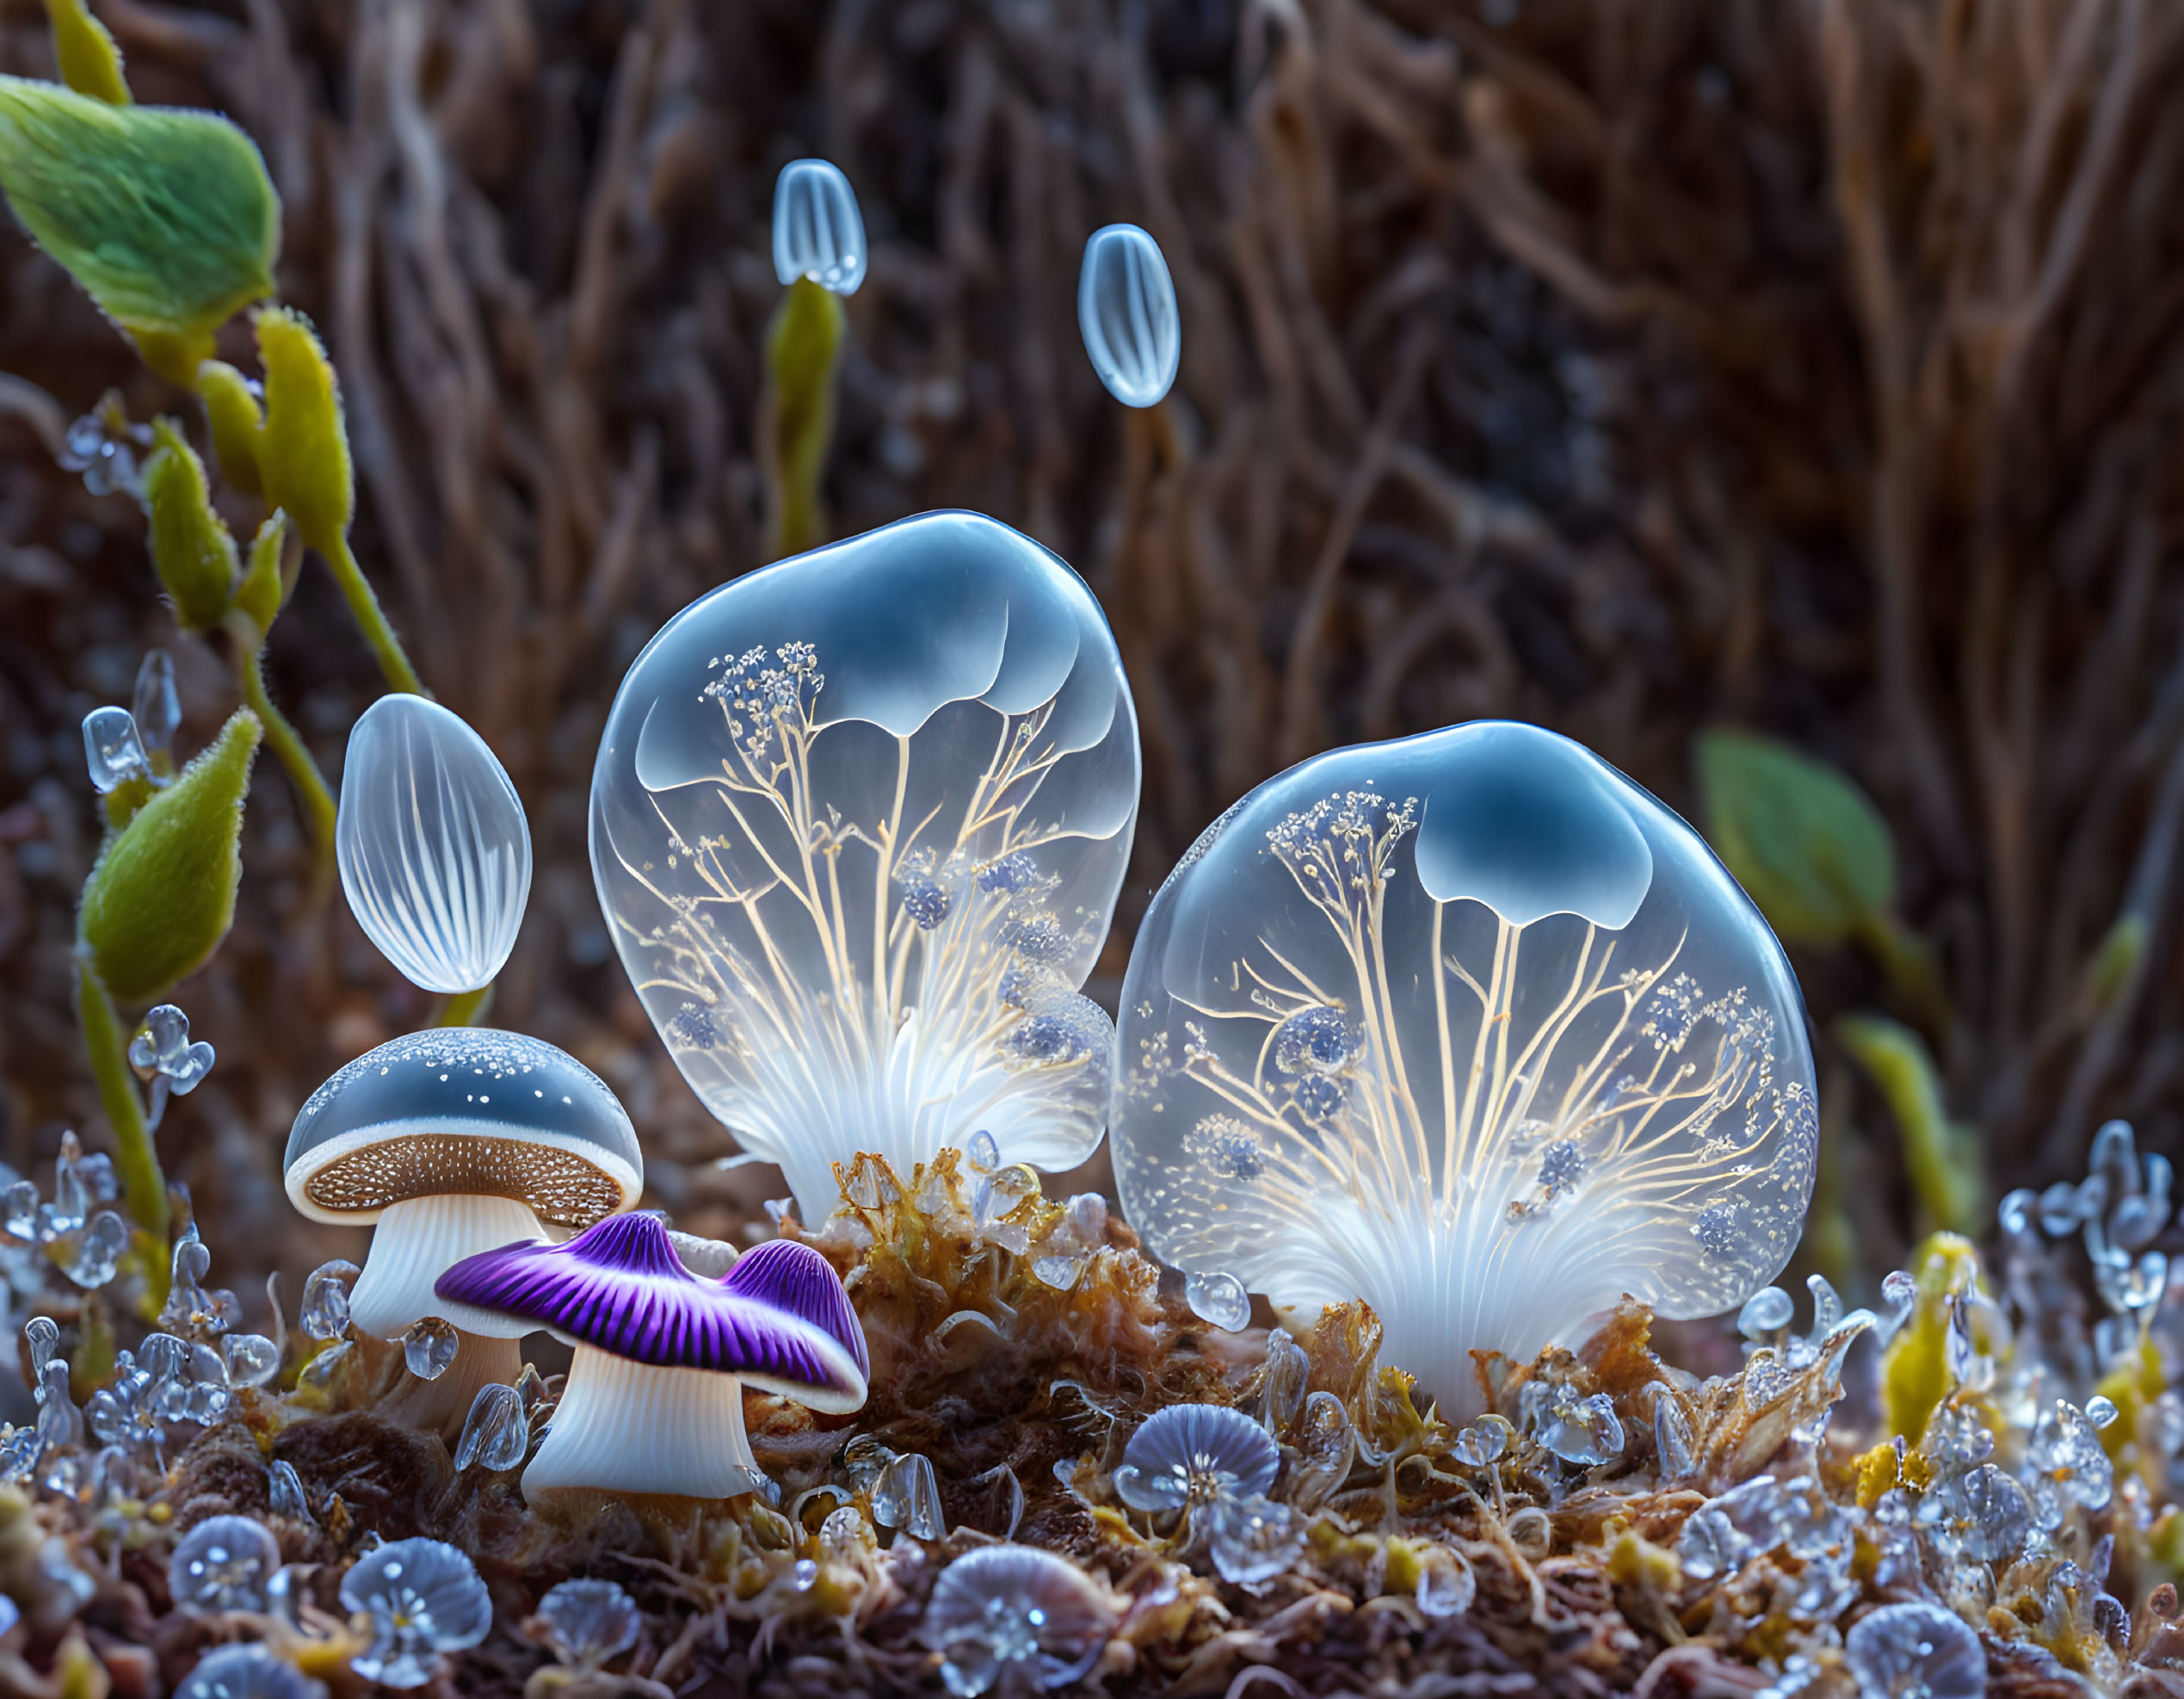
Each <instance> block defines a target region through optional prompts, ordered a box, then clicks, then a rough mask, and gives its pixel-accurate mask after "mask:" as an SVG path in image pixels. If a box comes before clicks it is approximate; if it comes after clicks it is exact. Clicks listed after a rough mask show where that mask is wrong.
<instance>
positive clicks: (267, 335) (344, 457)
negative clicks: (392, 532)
mask: <svg viewBox="0 0 2184 1699" xmlns="http://www.w3.org/2000/svg"><path fill="white" fill-rule="evenodd" d="M257 327H258V360H259V362H260V363H261V364H262V366H263V367H264V368H265V426H264V429H262V431H261V432H260V433H259V436H258V473H259V476H260V477H261V478H262V479H263V480H264V483H265V496H266V499H267V500H268V501H269V502H271V503H272V504H274V505H275V507H281V508H286V509H287V510H288V516H289V517H290V518H291V519H293V520H294V521H295V522H296V529H297V530H298V531H299V533H300V534H302V536H303V540H304V541H305V542H306V543H308V544H310V545H311V547H313V548H315V549H317V550H318V552H319V553H321V554H327V555H330V554H332V553H334V552H335V550H336V547H337V546H338V545H339V543H340V542H341V541H342V538H343V537H345V536H347V535H348V534H349V514H350V512H351V510H352V509H353V508H354V506H355V499H356V487H355V476H354V473H352V471H351V469H350V466H349V431H348V429H347V427H346V426H345V425H344V424H343V423H342V398H341V391H340V389H339V387H338V386H336V383H335V380H334V368H333V362H332V361H329V360H328V359H327V358H326V350H325V349H324V348H323V347H321V346H320V345H319V341H318V333H317V332H316V331H313V330H312V328H311V321H310V320H309V319H308V318H305V317H304V316H303V314H301V313H300V312H294V311H293V310H291V309H290V308H287V307H281V306H269V307H267V308H265V309H264V310H263V311H262V312H260V313H259V314H258V316H257Z"/></svg>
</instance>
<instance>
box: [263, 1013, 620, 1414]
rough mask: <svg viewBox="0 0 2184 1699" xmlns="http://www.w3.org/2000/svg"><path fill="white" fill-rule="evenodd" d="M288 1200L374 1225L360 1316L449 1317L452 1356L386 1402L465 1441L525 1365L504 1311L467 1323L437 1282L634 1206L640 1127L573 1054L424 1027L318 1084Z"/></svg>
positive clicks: (303, 1121)
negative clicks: (474, 1412)
mask: <svg viewBox="0 0 2184 1699" xmlns="http://www.w3.org/2000/svg"><path fill="white" fill-rule="evenodd" d="M285 1166H286V1170H287V1189H288V1197H289V1201H290V1202H293V1204H294V1205H295V1206H296V1208H298V1209H299V1211H301V1212H302V1213H303V1214H305V1215H306V1216H308V1217H309V1218H310V1219H311V1220H314V1221H324V1222H326V1223H327V1224H329V1225H330V1226H367V1225H371V1226H374V1227H375V1229H376V1230H375V1231H374V1233H373V1236H372V1249H371V1253H370V1255H369V1256H368V1257H367V1258H366V1260H365V1263H364V1270H363V1273H362V1274H361V1276H359V1277H358V1279H357V1282H356V1288H355V1291H353V1292H352V1293H350V1294H349V1317H350V1319H351V1320H352V1321H353V1322H354V1323H355V1325H356V1327H357V1329H358V1331H361V1332H363V1333H367V1334H371V1335H373V1336H376V1337H378V1338H386V1339H392V1338H398V1337H400V1336H401V1335H402V1334H403V1333H404V1331H405V1330H406V1329H408V1328H410V1326H412V1325H414V1324H416V1323H417V1322H419V1321H422V1320H423V1319H426V1318H428V1317H438V1318H440V1319H442V1320H445V1321H447V1322H450V1323H451V1324H453V1326H454V1329H455V1332H456V1339H457V1349H456V1352H455V1359H454V1362H453V1363H452V1364H451V1365H449V1366H448V1367H447V1369H446V1371H445V1372H444V1373H443V1374H441V1375H440V1376H439V1377H438V1378H437V1379H435V1380H431V1381H419V1382H417V1383H416V1385H414V1386H411V1387H407V1388H405V1390H404V1393H402V1394H401V1396H400V1397H399V1399H398V1401H397V1404H396V1405H395V1406H392V1407H391V1408H390V1409H389V1410H388V1411H387V1412H386V1413H387V1414H390V1415H393V1416H395V1417H396V1418H398V1419H401V1420H405V1421H408V1422H410V1424H413V1425H415V1426H418V1427H430V1428H438V1429H439V1430H441V1432H442V1433H443V1435H446V1436H448V1437H450V1438H452V1436H453V1433H455V1432H457V1431H460V1427H461V1424H462V1419H463V1417H464V1415H465V1414H466V1412H468V1410H469V1408H470V1404H471V1400H472V1399H473V1398H474V1397H475V1396H476V1395H477V1393H478V1389H479V1388H480V1387H484V1386H487V1385H490V1384H492V1383H494V1382H501V1383H503V1384H506V1383H509V1382H511V1381H514V1380H515V1377H516V1376H517V1375H519V1374H521V1372H522V1367H523V1364H522V1358H521V1352H520V1350H518V1348H517V1345H516V1341H517V1340H518V1339H520V1338H521V1337H522V1336H523V1335H524V1334H525V1333H527V1332H528V1331H531V1329H530V1328H529V1327H527V1326H525V1325H519V1324H516V1323H513V1322H509V1321H508V1320H506V1319H503V1318H488V1317H482V1316H474V1317H472V1318H470V1319H468V1320H459V1319H456V1318H454V1317H453V1316H450V1315H448V1314H447V1312H446V1311H445V1309H444V1308H443V1307H441V1306H440V1305H439V1304H438V1303H437V1301H435V1298H434V1296H433V1282H435V1280H437V1279H438V1278H439V1277H440V1276H441V1274H442V1273H444V1272H445V1271H446V1270H447V1269H449V1268H451V1267H453V1265H454V1264H455V1263H459V1262H460V1261H461V1260H462V1259H463V1258H464V1257H469V1256H472V1255H474V1254H475V1253H477V1252H478V1251H488V1250H491V1249H493V1248H495V1247H497V1246H499V1245H509V1244H514V1243H516V1242H519V1241H521V1242H531V1241H534V1240H543V1239H546V1237H547V1229H548V1227H549V1226H552V1227H559V1228H563V1229H566V1230H574V1229H578V1228H583V1227H588V1226H590V1225H591V1224H592V1223H593V1222H595V1221H596V1220H599V1219H600V1218H601V1217H602V1216H605V1215H610V1214H614V1213H616V1212H617V1211H620V1210H625V1209H627V1208H631V1207H632V1205H634V1204H635V1203H636V1202H637V1200H638V1196H639V1192H640V1191H641V1189H642V1188H643V1184H644V1181H643V1173H644V1158H643V1156H642V1154H641V1153H640V1152H639V1149H638V1146H637V1134H636V1131H635V1129H634V1128H632V1127H631V1126H630V1121H629V1116H628V1115H626V1114H625V1113H624V1112H623V1109H622V1106H621V1104H620V1103H619V1102H618V1101H617V1100H616V1098H615V1097H614V1093H613V1092H612V1091H610V1090H608V1088H607V1086H606V1084H605V1083H604V1082H603V1081H602V1080H601V1079H600V1078H599V1077H598V1076H597V1075H596V1074H595V1073H593V1072H591V1070H590V1069H589V1068H587V1067H585V1066H583V1063H581V1062H579V1061H577V1059H576V1058H575V1057H573V1056H571V1055H569V1054H568V1053H566V1052H565V1051H562V1050H558V1049H556V1048H555V1047H553V1046H552V1045H551V1044H546V1043H542V1042H540V1041H539V1040H537V1039H535V1038H530V1037H527V1036H525V1035H522V1034H521V1033H511V1032H497V1031H494V1030H492V1029H488V1028H483V1027H448V1028H433V1029H428V1030H426V1031H423V1032H416V1033H410V1034H408V1035H405V1036H404V1037H401V1038H398V1039H395V1040H394V1041H392V1042H391V1043H387V1044H383V1045H381V1046H379V1048H378V1049H376V1050H373V1051H370V1052H368V1053H366V1054H364V1055H362V1056H360V1057H358V1058H357V1059H356V1060H355V1061H353V1062H351V1063H350V1064H349V1066H347V1067H344V1068H343V1069H342V1070H341V1072H338V1073H336V1075H335V1076H334V1077H333V1078H331V1079H330V1080H328V1081H327V1082H326V1083H325V1084H324V1085H322V1086H321V1087H319V1089H318V1091H316V1092H315V1093H313V1094H312V1098H311V1101H310V1102H309V1103H305V1105H304V1107H303V1112H302V1113H301V1114H300V1115H298V1116H297V1117H296V1122H295V1127H294V1128H293V1131H291V1132H290V1134H289V1135H288V1152H287V1161H286V1164H285Z"/></svg>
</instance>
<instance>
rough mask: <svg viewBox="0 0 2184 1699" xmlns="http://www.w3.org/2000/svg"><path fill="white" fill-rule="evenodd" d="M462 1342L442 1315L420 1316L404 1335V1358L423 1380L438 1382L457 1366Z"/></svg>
mask: <svg viewBox="0 0 2184 1699" xmlns="http://www.w3.org/2000/svg"><path fill="white" fill-rule="evenodd" d="M461 1344H462V1337H461V1336H460V1334H458V1333H457V1332H456V1331H455V1330H454V1328H453V1327H452V1326H451V1325H449V1324H448V1323H447V1322H445V1321H443V1320H441V1318H440V1317H438V1316H436V1315H429V1316H420V1317H419V1318H418V1319H416V1320H415V1321H413V1322H411V1323H410V1325H409V1327H408V1328H407V1329H406V1330H405V1331H404V1333H403V1335H402V1361H403V1362H404V1363H405V1364H407V1365H408V1367H409V1370H410V1373H411V1374H412V1375H416V1377H417V1379H419V1380H420V1381H437V1380H438V1379H439V1378H440V1377H441V1375H445V1374H446V1373H447V1371H448V1369H450V1368H453V1366H454V1362H455V1352H456V1350H457V1349H458V1348H459V1347H460V1345H461ZM511 1390H513V1388H511Z"/></svg>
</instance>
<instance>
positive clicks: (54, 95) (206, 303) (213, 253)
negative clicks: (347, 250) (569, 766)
mask: <svg viewBox="0 0 2184 1699" xmlns="http://www.w3.org/2000/svg"><path fill="white" fill-rule="evenodd" d="M0 189H4V190H5V191H6V193H7V197H8V204H9V206H10V207H13V208H14V210H15V216H16V218H18V219H21V220H22V226H23V228H24V229H26V230H28V232H30V233H31V235H32V236H33V237H34V238H36V240H37V242H38V244H39V245H40V247H42V248H44V249H45V250H46V252H47V253H49V254H51V255H52V256H53V258H55V259H56V260H58V261H59V263H61V264H62V265H63V266H65V267H66V268H67V269H68V272H69V274H70V275H71V276H72V277H74V278H75V279H76V281H77V283H78V284H80V285H81V286H82V287H83V290H84V292H85V293H88V294H89V296H90V298H91V299H92V300H94V301H96V302H97V303H98V305H99V307H100V308H101V310H102V311H103V312H105V313H106V314H107V316H108V318H112V319H113V320H114V323H115V324H119V325H120V326H121V328H122V329H123V330H125V331H128V332H129V333H130V334H131V335H132V336H133V337H136V338H137V339H138V343H139V347H140V348H143V349H145V357H146V359H147V361H151V360H152V359H153V358H154V356H155V355H157V357H158V361H159V368H160V369H161V370H162V371H163V373H165V374H167V375H170V376H171V375H174V373H173V372H172V371H171V370H170V369H169V368H170V367H172V366H173V365H174V364H175V363H176V361H178V360H179V359H180V358H181V357H182V350H183V349H188V348H200V349H202V350H203V352H206V353H209V352H210V351H211V337H212V333H213V331H214V330H216V329H218V328H219V325H220V324H222V323H223V322H224V321H225V319H226V318H228V317H229V315H230V314H231V313H233V312H235V311H236V310H237V309H238V307H241V306H244V305H245V304H246V303H248V302H250V301H254V300H260V299H262V297H264V296H266V295H269V294H271V293H273V263H274V260H275V256H276V255H277V254H278V253H279V251H280V246H281V201H280V197H279V196H278V195H275V193H274V190H273V182H272V179H270V178H269V177H268V176H266V170H265V162H264V161H263V160H262V159H261V158H259V157H258V150H257V148H256V145H254V144H253V143H252V142H251V140H250V138H249V137H248V136H246V135H244V133H243V132H242V131H240V130H238V128H236V127H235V126H234V125H232V124H231V123H229V122H228V121H227V120H226V119H225V118H220V117H217V116H215V115H214V114H211V113H208V112H189V111H181V110H176V109H172V108H164V107H149V106H111V105H108V103H107V102H104V101H102V100H95V99H93V98H92V97H91V96H89V95H79V94H77V93H74V92H73V91H71V90H67V89H64V88H61V87H60V86H59V85H58V84H57V83H34V82H28V81H26V80H25V79H23V78H22V77H0ZM195 370H196V362H195V361H194V360H193V361H190V363H189V365H188V368H185V369H183V370H182V372H181V374H180V381H182V382H183V383H188V381H189V379H190V376H191V375H192V374H194V372H195Z"/></svg>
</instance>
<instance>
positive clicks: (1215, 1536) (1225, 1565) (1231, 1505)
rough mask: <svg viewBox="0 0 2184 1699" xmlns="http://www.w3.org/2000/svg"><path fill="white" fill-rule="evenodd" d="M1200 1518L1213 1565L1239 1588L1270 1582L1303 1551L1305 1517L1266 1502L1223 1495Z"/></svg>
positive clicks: (1259, 1499)
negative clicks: (1203, 1521) (1201, 1518)
mask: <svg viewBox="0 0 2184 1699" xmlns="http://www.w3.org/2000/svg"><path fill="white" fill-rule="evenodd" d="M1201 1514H1202V1515H1203V1517H1204V1518H1205V1522H1206V1550H1207V1551H1208V1553H1209V1554H1211V1555H1212V1559H1213V1566H1214V1567H1215V1568H1216V1569H1218V1570H1219V1571H1220V1572H1221V1579H1224V1580H1225V1581H1231V1582H1234V1583H1236V1584H1237V1585H1239V1586H1248V1585H1253V1584H1255V1583H1257V1582H1260V1581H1267V1580H1271V1579H1273V1578H1274V1577H1275V1576H1277V1575H1279V1574H1280V1573H1281V1572H1283V1571H1284V1570H1286V1569H1287V1568H1288V1567H1289V1566H1290V1565H1291V1564H1293V1563H1294V1562H1295V1561H1296V1560H1297V1555H1298V1554H1299V1552H1301V1551H1303V1550H1304V1548H1305V1519H1304V1518H1303V1517H1300V1516H1299V1515H1298V1514H1297V1513H1296V1512H1295V1511H1293V1510H1291V1509H1290V1508H1289V1506H1287V1505H1286V1504H1275V1503H1274V1500H1273V1499H1271V1498H1261V1497H1258V1496H1253V1497H1251V1498H1234V1497H1231V1496H1230V1495H1228V1494H1223V1495H1222V1496H1221V1497H1219V1498H1216V1499H1214V1500H1213V1502H1212V1504H1210V1505H1209V1506H1207V1507H1206V1510H1205V1511H1202V1512H1201Z"/></svg>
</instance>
